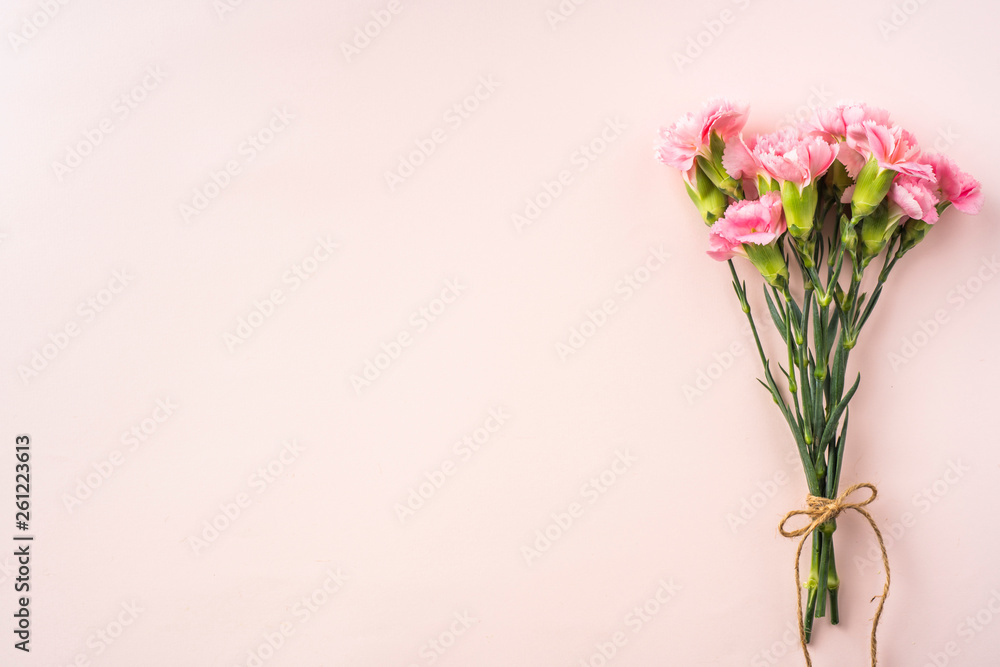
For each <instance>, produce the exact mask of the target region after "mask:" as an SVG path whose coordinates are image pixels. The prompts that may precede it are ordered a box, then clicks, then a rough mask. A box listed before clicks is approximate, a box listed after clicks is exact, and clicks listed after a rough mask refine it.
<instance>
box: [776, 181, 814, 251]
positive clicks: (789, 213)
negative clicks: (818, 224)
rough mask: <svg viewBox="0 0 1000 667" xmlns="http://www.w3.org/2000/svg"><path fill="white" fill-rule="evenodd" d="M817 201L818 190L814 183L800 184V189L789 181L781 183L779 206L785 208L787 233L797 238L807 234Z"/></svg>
mask: <svg viewBox="0 0 1000 667" xmlns="http://www.w3.org/2000/svg"><path fill="white" fill-rule="evenodd" d="M818 201H819V192H818V191H817V189H816V184H815V183H810V184H809V185H806V186H802V187H801V189H800V187H799V186H798V185H796V184H795V183H792V182H791V181H785V182H784V183H782V184H781V207H782V208H783V209H784V210H785V221H786V222H787V223H788V233H789V234H791V235H792V236H794V237H795V238H798V239H803V238H805V237H807V236H809V232H811V231H812V228H813V218H815V217H816V203H817V202H818Z"/></svg>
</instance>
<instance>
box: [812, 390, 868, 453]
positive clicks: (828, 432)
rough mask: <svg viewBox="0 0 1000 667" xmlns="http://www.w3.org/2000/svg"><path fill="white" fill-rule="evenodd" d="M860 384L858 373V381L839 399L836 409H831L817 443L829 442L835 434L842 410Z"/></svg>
mask: <svg viewBox="0 0 1000 667" xmlns="http://www.w3.org/2000/svg"><path fill="white" fill-rule="evenodd" d="M860 382H861V373H858V379H856V380H855V381H854V385H853V386H852V387H851V388H850V389H849V390H848V392H847V393H846V394H845V395H844V398H842V399H841V401H840V403H838V404H837V407H836V408H834V409H833V414H831V415H830V418H829V419H827V421H826V428H824V429H823V437H822V438H820V439H819V443H820V444H821V445H822V444H823V443H825V442H829V440H830V438H832V437H833V434H834V433H836V432H837V422H838V421H839V420H840V415H842V414H843V412H844V410H846V409H847V402H848V401H850V400H851V397H852V396H854V392H855V391H857V390H858V384H859V383H860Z"/></svg>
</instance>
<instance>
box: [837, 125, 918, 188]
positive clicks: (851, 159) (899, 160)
mask: <svg viewBox="0 0 1000 667" xmlns="http://www.w3.org/2000/svg"><path fill="white" fill-rule="evenodd" d="M847 148H848V149H849V150H845V149H844V147H843V146H841V151H840V156H839V157H840V161H841V162H843V163H844V166H845V167H847V173H849V174H850V175H851V177H852V178H857V176H858V174H859V173H860V172H861V169H862V167H864V166H865V163H866V162H868V161H869V160H871V159H874V160H875V161H876V162H878V166H879V168H880V169H886V170H890V171H895V172H898V173H900V174H906V175H907V176H914V177H916V178H925V179H928V180H931V179H933V178H934V172H933V171H932V169H931V167H930V165H927V164H924V163H922V162H920V161H919V157H920V147H919V146H918V145H917V140H916V139H915V138H914V136H913V135H912V134H910V133H909V132H907V131H906V130H904V129H903V128H902V127H900V126H899V125H885V124H882V123H879V122H878V121H876V120H866V121H864V123H861V124H857V123H855V124H852V125H849V126H848V127H847Z"/></svg>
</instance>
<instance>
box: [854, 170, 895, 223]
mask: <svg viewBox="0 0 1000 667" xmlns="http://www.w3.org/2000/svg"><path fill="white" fill-rule="evenodd" d="M895 176H896V172H894V171H893V170H891V169H882V168H881V167H879V166H878V162H876V161H875V158H871V159H870V160H868V162H866V163H865V166H864V167H862V168H861V173H859V174H858V182H857V184H856V185H855V188H854V196H853V197H852V198H851V217H852V218H854V220H859V219H861V218H863V217H865V216H866V215H871V213H872V211H874V210H875V209H876V208H877V207H878V205H879V204H881V203H882V200H883V199H885V196H886V194H888V192H889V187H890V186H891V185H892V179H893V178H895Z"/></svg>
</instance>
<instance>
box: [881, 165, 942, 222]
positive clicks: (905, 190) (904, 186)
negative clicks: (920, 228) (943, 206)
mask: <svg viewBox="0 0 1000 667" xmlns="http://www.w3.org/2000/svg"><path fill="white" fill-rule="evenodd" d="M936 190H937V188H936V186H935V184H934V182H933V181H928V180H925V179H922V178H914V177H913V176H897V177H896V179H895V180H894V181H893V182H892V186H891V187H890V188H889V194H888V195H887V196H888V197H889V220H890V221H892V220H899V219H901V218H902V217H904V216H905V217H908V218H913V219H914V220H923V221H924V222H926V223H928V224H934V223H935V222H937V219H938V212H937V208H936V207H937V203H938V198H937V193H936Z"/></svg>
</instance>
